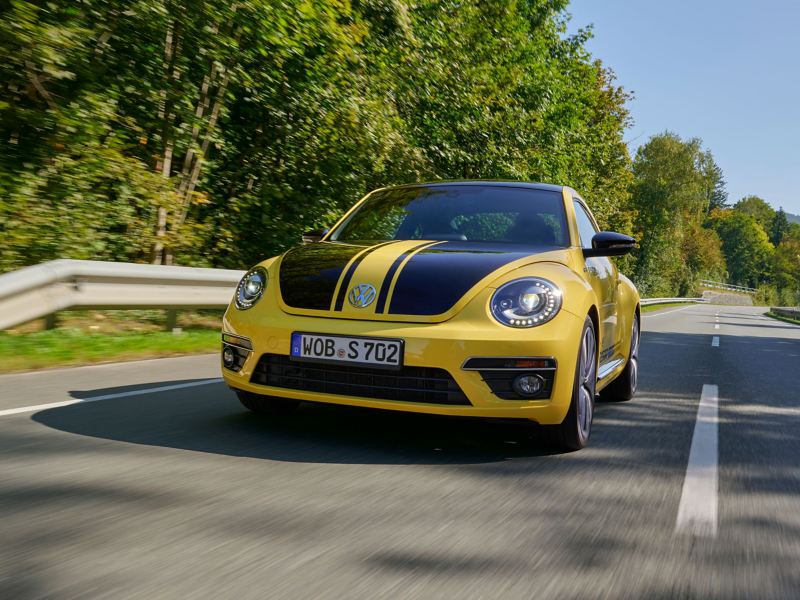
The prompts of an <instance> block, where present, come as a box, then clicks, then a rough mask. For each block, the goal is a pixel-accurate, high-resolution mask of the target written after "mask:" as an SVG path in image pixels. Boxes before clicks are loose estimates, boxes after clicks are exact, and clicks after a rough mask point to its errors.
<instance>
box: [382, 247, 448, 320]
mask: <svg viewBox="0 0 800 600" xmlns="http://www.w3.org/2000/svg"><path fill="white" fill-rule="evenodd" d="M438 243H439V242H423V243H422V244H419V245H418V246H414V247H413V248H411V249H410V250H406V251H405V252H403V253H402V254H401V255H400V256H398V257H397V258H396V259H395V261H394V262H393V263H392V266H391V267H389V270H388V271H386V277H384V278H383V283H382V284H381V291H380V294H378V301H377V302H376V304H375V313H376V314H381V313H382V312H383V309H384V305H385V304H386V298H387V297H388V296H389V286H390V285H392V278H393V277H394V274H395V273H396V272H397V269H398V268H400V264H401V263H402V262H403V261H404V260H405V259H406V257H407V256H408V255H409V254H411V253H412V252H415V251H417V250H419V249H420V248H424V247H425V246H433V245H434V244H438Z"/></svg>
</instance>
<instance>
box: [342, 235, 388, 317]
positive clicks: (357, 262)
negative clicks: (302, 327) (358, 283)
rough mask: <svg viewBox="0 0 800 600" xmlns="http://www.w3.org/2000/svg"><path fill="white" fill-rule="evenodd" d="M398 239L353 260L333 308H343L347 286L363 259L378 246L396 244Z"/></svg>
mask: <svg viewBox="0 0 800 600" xmlns="http://www.w3.org/2000/svg"><path fill="white" fill-rule="evenodd" d="M396 241H397V240H391V241H389V242H384V243H382V244H378V245H376V246H373V247H372V248H370V249H369V250H367V251H366V252H364V253H363V254H362V255H361V256H359V257H357V258H356V259H355V260H354V261H353V264H351V265H350V268H349V269H347V272H346V273H345V274H344V277H342V285H341V286H340V287H339V294H338V295H337V296H336V306H334V307H333V310H342V307H343V306H344V299H345V296H347V288H348V286H349V285H350V280H351V279H352V278H353V273H355V272H356V269H357V268H358V265H360V264H361V261H362V260H364V259H365V258H366V257H367V256H369V255H370V254H372V253H373V252H375V250H377V249H378V248H381V247H382V246H387V245H389V244H394V243H395V242H396Z"/></svg>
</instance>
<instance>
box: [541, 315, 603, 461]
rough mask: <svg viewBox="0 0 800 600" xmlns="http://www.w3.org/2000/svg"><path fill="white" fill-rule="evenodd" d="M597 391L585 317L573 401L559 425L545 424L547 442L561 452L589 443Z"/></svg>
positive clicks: (590, 327) (591, 335)
mask: <svg viewBox="0 0 800 600" xmlns="http://www.w3.org/2000/svg"><path fill="white" fill-rule="evenodd" d="M596 388H597V336H596V335H595V331H594V323H592V320H591V318H589V317H586V321H585V322H584V324H583V331H582V332H581V344H580V348H579V350H578V362H577V364H576V365H575V380H574V383H573V386H572V401H571V402H570V405H569V410H568V411H567V416H566V417H564V420H563V421H562V422H561V424H560V425H548V426H546V427H545V432H546V435H547V437H548V438H549V441H550V442H551V443H552V444H553V445H554V446H556V447H558V448H559V449H562V450H580V449H581V448H584V447H585V446H586V445H587V444H588V443H589V435H590V434H591V432H592V416H593V415H594V397H595V389H596Z"/></svg>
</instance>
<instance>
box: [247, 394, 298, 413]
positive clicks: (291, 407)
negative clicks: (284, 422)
mask: <svg viewBox="0 0 800 600" xmlns="http://www.w3.org/2000/svg"><path fill="white" fill-rule="evenodd" d="M236 396H238V398H239V402H241V403H242V405H243V406H244V407H245V408H246V409H248V410H251V411H253V412H254V413H258V414H260V415H268V416H270V417H287V416H289V415H290V414H292V413H293V412H294V411H295V410H296V409H297V407H298V406H300V401H299V400H290V399H288V398H276V397H275V396H262V395H261V394H253V393H251V392H245V391H243V390H236Z"/></svg>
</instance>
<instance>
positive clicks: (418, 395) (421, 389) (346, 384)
mask: <svg viewBox="0 0 800 600" xmlns="http://www.w3.org/2000/svg"><path fill="white" fill-rule="evenodd" d="M250 381H251V382H252V383H256V384H261V385H269V386H273V387H279V388H285V389H290V390H303V391H307V392H322V393H325V394H339V395H342V396H357V397H360V398H374V399H378V400H402V401H404V402H421V403H425V404H456V405H464V406H469V405H470V402H469V400H467V397H466V396H465V395H464V392H463V391H461V388H460V387H459V386H458V384H457V383H456V382H455V380H454V379H453V377H452V376H451V375H450V373H448V372H447V371H445V370H444V369H435V368H432V367H403V368H402V369H400V370H399V371H388V370H385V369H373V368H368V367H354V366H351V365H336V364H330V363H308V362H293V361H291V360H289V357H288V356H285V355H283V354H264V355H263V356H262V357H261V359H260V360H259V361H258V364H257V365H256V368H255V370H254V371H253V376H252V377H251V378H250Z"/></svg>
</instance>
